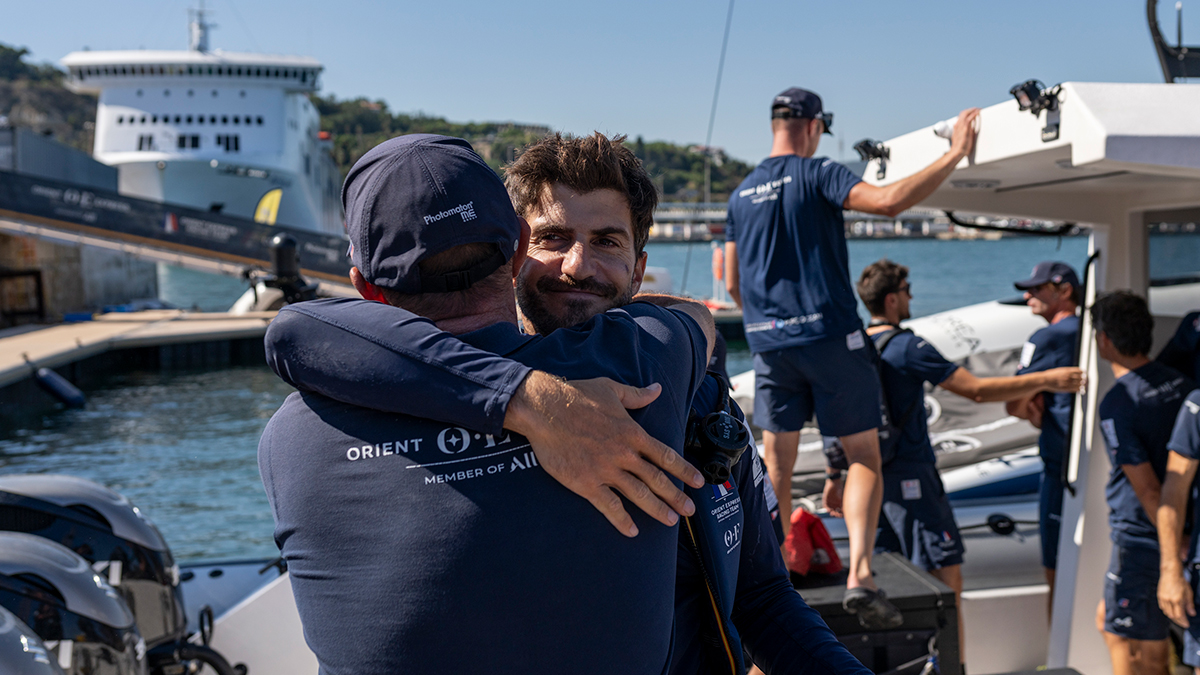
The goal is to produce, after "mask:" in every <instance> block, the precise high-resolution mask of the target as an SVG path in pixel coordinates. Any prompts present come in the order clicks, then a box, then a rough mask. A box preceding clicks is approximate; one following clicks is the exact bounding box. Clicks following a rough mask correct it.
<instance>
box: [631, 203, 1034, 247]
mask: <svg viewBox="0 0 1200 675" xmlns="http://www.w3.org/2000/svg"><path fill="white" fill-rule="evenodd" d="M843 215H844V217H845V219H846V236H847V237H850V238H890V237H942V238H975V237H978V236H980V231H979V230H978V229H976V227H977V226H979V225H985V226H990V227H1003V228H1007V229H1013V230H1019V229H1022V228H1023V227H1030V226H1031V225H1033V222H1032V221H1010V220H1004V221H1003V222H997V221H996V219H994V218H988V217H968V218H966V219H965V220H964V219H963V218H955V219H954V220H957V221H958V222H957V223H956V222H954V221H952V220H951V217H950V216H948V215H947V214H946V213H945V212H944V211H939V210H935V209H922V208H914V209H910V210H908V211H905V212H903V213H901V214H900V215H898V216H896V217H894V218H892V217H887V216H878V215H875V214H871V213H861V212H859V211H845V212H844V213H843ZM725 219H726V204H725V202H663V203H660V204H659V205H658V209H657V210H655V212H654V226H653V227H652V228H651V229H650V240H651V241H660V242H661V241H679V242H689V241H719V240H723V239H724V238H725ZM966 223H970V225H967V224H966ZM1030 229H1034V228H1030Z"/></svg>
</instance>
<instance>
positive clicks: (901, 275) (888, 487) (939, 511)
mask: <svg viewBox="0 0 1200 675" xmlns="http://www.w3.org/2000/svg"><path fill="white" fill-rule="evenodd" d="M858 296H859V297H860V298H862V301H863V304H864V305H866V307H867V311H869V312H870V313H871V325H870V327H869V328H867V334H868V335H870V336H871V339H872V340H873V341H874V342H875V346H876V348H877V349H878V351H879V356H880V358H881V359H882V360H883V364H882V366H883V367H882V368H881V370H880V378H881V382H882V384H883V392H884V395H885V401H886V403H887V408H888V410H889V417H891V423H892V426H893V427H894V428H895V429H897V430H898V431H899V433H898V434H897V437H896V438H895V439H892V441H891V443H888V444H887V445H888V447H889V450H890V451H889V452H886V453H884V454H885V455H887V456H886V457H885V458H884V464H883V514H882V521H883V522H882V523H881V526H880V528H879V538H878V541H877V545H876V550H882V551H892V552H895V553H899V554H901V555H903V556H904V557H906V558H908V559H909V560H911V561H912V562H913V564H915V565H918V566H919V567H922V568H924V569H925V570H927V571H928V572H929V573H930V574H932V575H933V576H935V577H937V578H938V579H940V580H941V581H942V582H944V583H945V584H946V585H947V586H949V587H950V588H952V589H954V592H955V594H956V595H961V594H962V588H963V580H962V561H963V552H964V548H963V543H962V539H961V537H960V536H959V533H958V524H957V523H956V522H955V520H954V512H953V511H952V510H951V508H950V500H949V498H948V497H947V496H946V489H945V487H944V486H943V485H942V479H941V476H939V475H938V471H937V457H936V456H935V455H934V452H933V445H932V444H931V443H930V441H929V425H928V423H927V421H926V415H925V405H924V403H925V383H926V382H928V383H930V384H932V385H935V386H940V387H942V388H943V389H945V390H947V391H950V392H953V393H955V394H958V395H959V396H962V397H964V398H968V399H971V400H972V401H975V402H977V403H982V402H984V401H1005V400H1008V399H1011V398H1016V397H1019V396H1023V395H1025V394H1027V393H1031V392H1037V391H1042V390H1047V389H1049V390H1052V391H1064V392H1075V391H1079V388H1080V386H1081V385H1082V384H1083V373H1082V372H1080V370H1079V369H1078V368H1055V369H1052V370H1047V371H1043V372H1039V373H1030V374H1028V375H1016V376H1013V377H976V376H975V375H973V374H972V373H971V372H970V371H969V370H967V369H966V368H963V367H961V366H959V365H957V364H954V363H951V362H950V361H947V360H946V358H945V357H944V356H942V354H941V353H940V352H939V351H938V350H937V348H936V347H934V346H933V345H932V344H930V343H929V342H927V341H925V340H923V339H922V338H921V336H919V335H915V334H914V333H912V331H909V330H907V329H902V328H900V322H902V321H904V320H906V319H908V318H909V317H911V314H910V312H909V303H910V302H911V301H912V286H911V285H910V284H909V281H908V268H907V267H905V266H903V265H898V264H896V263H894V262H892V261H890V260H886V259H884V260H880V261H878V262H875V263H872V264H870V265H868V266H867V267H866V269H864V270H863V272H862V276H860V277H859V280H858ZM835 485H836V483H835ZM830 494H831V495H832V496H833V499H832V500H830V499H827V500H826V505H827V506H836V505H837V503H839V502H840V495H839V494H838V493H837V490H836V487H835V489H834V490H833V491H832V492H831V493H830ZM831 502H832V503H831ZM958 616H959V627H958V628H959V644H960V645H963V644H965V643H966V640H965V638H964V637H963V632H962V631H963V626H962V613H961V612H960V613H959V615H958ZM964 660H965V655H964Z"/></svg>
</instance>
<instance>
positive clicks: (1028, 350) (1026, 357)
mask: <svg viewBox="0 0 1200 675" xmlns="http://www.w3.org/2000/svg"><path fill="white" fill-rule="evenodd" d="M1035 349H1037V345H1035V344H1033V343H1032V342H1026V343H1025V346H1024V347H1021V367H1022V368H1028V367H1029V364H1031V363H1033V352H1034V350H1035Z"/></svg>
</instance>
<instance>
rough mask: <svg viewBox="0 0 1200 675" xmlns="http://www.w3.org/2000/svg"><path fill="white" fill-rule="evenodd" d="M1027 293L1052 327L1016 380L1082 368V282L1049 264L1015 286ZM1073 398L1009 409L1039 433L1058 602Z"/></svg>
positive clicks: (1035, 399)
mask: <svg viewBox="0 0 1200 675" xmlns="http://www.w3.org/2000/svg"><path fill="white" fill-rule="evenodd" d="M1013 285H1014V286H1016V287H1017V290H1019V291H1024V292H1025V304H1027V305H1029V309H1030V310H1032V311H1033V313H1034V314H1037V315H1038V316H1040V317H1042V318H1043V319H1045V320H1046V321H1047V323H1049V324H1050V325H1048V326H1046V327H1045V328H1040V329H1038V331H1037V332H1036V333H1034V334H1033V335H1031V336H1030V337H1029V341H1028V342H1026V343H1025V346H1024V347H1022V348H1021V363H1020V367H1019V368H1018V369H1017V374H1018V375H1023V374H1025V373H1036V372H1040V371H1043V370H1049V369H1051V368H1062V367H1064V366H1074V365H1078V364H1077V363H1076V361H1077V360H1078V358H1079V354H1078V353H1077V350H1078V345H1079V317H1078V316H1077V315H1076V311H1078V308H1079V303H1080V300H1081V296H1080V293H1081V290H1082V289H1081V288H1080V286H1079V277H1078V276H1077V275H1076V274H1075V270H1073V269H1071V266H1070V265H1068V264H1067V263H1065V262H1059V261H1053V260H1048V261H1045V262H1040V263H1038V264H1037V265H1036V266H1034V268H1033V272H1031V273H1030V275H1029V278H1028V279H1026V280H1024V281H1018V282H1015V283H1014V284H1013ZM1073 398H1074V394H1065V393H1057V394H1056V393H1050V392H1038V393H1036V394H1032V395H1029V396H1025V397H1023V398H1019V399H1016V400H1013V401H1009V402H1008V403H1007V404H1006V406H1005V407H1006V408H1007V410H1008V414H1010V415H1015V416H1017V417H1020V418H1021V419H1026V420H1029V421H1030V423H1032V424H1033V426H1035V427H1038V428H1039V429H1041V430H1042V431H1041V434H1040V435H1039V436H1038V450H1039V451H1040V453H1041V456H1042V463H1043V464H1044V465H1045V471H1044V472H1043V473H1042V485H1041V490H1040V496H1039V500H1038V510H1039V518H1038V522H1039V528H1038V530H1039V534H1040V536H1041V542H1042V567H1043V568H1044V569H1045V573H1046V583H1048V584H1049V585H1050V598H1053V597H1054V570H1055V567H1056V565H1057V562H1058V536H1059V532H1060V530H1061V526H1062V503H1063V460H1064V458H1065V456H1066V447H1067V443H1068V441H1069V439H1068V438H1067V430H1068V428H1069V427H1070V424H1071V400H1072V399H1073Z"/></svg>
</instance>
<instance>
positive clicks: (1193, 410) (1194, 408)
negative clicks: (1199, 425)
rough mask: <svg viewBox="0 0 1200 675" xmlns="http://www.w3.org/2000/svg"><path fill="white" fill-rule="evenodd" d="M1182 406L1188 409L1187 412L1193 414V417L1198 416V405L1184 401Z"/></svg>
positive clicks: (1199, 412)
mask: <svg viewBox="0 0 1200 675" xmlns="http://www.w3.org/2000/svg"><path fill="white" fill-rule="evenodd" d="M1183 405H1184V406H1186V407H1187V409H1188V412H1190V413H1191V414H1193V415H1200V403H1193V402H1191V401H1184V402H1183Z"/></svg>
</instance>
